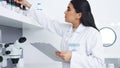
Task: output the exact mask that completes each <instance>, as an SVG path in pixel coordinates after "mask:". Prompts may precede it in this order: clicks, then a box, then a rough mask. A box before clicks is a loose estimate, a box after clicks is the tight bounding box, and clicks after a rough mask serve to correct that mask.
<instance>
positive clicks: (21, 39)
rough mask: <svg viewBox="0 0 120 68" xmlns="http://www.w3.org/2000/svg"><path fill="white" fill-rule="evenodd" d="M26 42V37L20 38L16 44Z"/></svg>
mask: <svg viewBox="0 0 120 68" xmlns="http://www.w3.org/2000/svg"><path fill="white" fill-rule="evenodd" d="M26 40H27V39H26V37H21V38H20V39H19V40H18V42H19V43H24V42H25V41H26Z"/></svg>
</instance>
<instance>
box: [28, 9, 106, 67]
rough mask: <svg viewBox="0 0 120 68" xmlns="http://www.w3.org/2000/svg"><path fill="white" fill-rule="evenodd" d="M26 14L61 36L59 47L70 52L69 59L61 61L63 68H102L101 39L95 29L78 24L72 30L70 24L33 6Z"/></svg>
mask: <svg viewBox="0 0 120 68" xmlns="http://www.w3.org/2000/svg"><path fill="white" fill-rule="evenodd" d="M28 16H29V17H30V18H31V19H35V20H36V21H37V22H38V23H39V24H40V26H41V27H43V28H45V29H48V30H49V31H51V32H55V33H57V34H58V35H59V36H61V37H62V42H61V49H62V50H67V51H71V52H72V57H71V61H70V62H63V63H62V64H63V68H104V58H103V55H102V53H103V50H102V41H101V37H100V34H99V32H98V31H97V30H96V29H94V28H92V27H86V26H84V25H82V24H80V26H79V27H78V28H77V29H76V30H74V29H73V28H72V25H71V24H68V23H59V22H58V21H55V20H51V19H49V18H47V17H45V15H44V14H43V13H42V11H39V10H36V8H34V7H31V9H30V10H29V13H28Z"/></svg>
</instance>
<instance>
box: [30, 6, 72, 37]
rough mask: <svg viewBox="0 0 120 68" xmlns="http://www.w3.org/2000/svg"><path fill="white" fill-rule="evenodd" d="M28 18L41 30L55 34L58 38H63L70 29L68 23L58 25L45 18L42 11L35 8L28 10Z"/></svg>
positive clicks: (58, 23) (54, 21) (56, 22)
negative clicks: (38, 25)
mask: <svg viewBox="0 0 120 68" xmlns="http://www.w3.org/2000/svg"><path fill="white" fill-rule="evenodd" d="M28 17H30V18H31V20H32V19H33V20H35V21H36V22H37V23H39V24H40V26H41V27H42V28H44V29H47V30H49V31H50V32H54V33H57V34H58V35H60V36H63V35H64V33H65V32H66V31H67V30H69V29H70V27H71V24H69V23H60V22H59V21H56V20H53V19H51V18H50V17H48V16H46V15H45V14H44V13H43V11H40V10H37V9H36V8H35V6H32V7H31V9H30V10H29V13H28Z"/></svg>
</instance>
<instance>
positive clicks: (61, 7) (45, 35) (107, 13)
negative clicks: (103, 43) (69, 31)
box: [23, 0, 120, 68]
mask: <svg viewBox="0 0 120 68" xmlns="http://www.w3.org/2000/svg"><path fill="white" fill-rule="evenodd" d="M69 1H70V0H41V2H42V6H43V11H45V12H46V13H47V14H48V15H49V16H50V17H52V18H55V19H57V20H59V21H61V22H62V21H64V11H65V10H66V8H67V5H68V3H69ZM89 2H90V4H91V8H92V12H93V15H94V18H95V22H96V24H97V26H98V28H102V27H104V26H108V27H111V28H113V29H114V30H115V32H116V34H117V40H116V42H115V44H114V45H113V46H111V47H108V48H107V47H106V48H105V55H104V56H105V57H109V58H110V57H118V58H119V57H120V54H119V52H120V47H119V45H120V36H119V34H120V32H119V31H120V13H119V12H120V9H119V7H118V6H120V4H119V3H120V0H89ZM23 35H24V36H26V37H28V40H29V41H33V42H34V41H40V42H49V43H51V44H53V45H54V46H55V47H56V48H58V49H59V47H60V40H61V38H60V37H59V36H57V35H56V34H54V33H51V32H48V31H46V30H42V29H27V30H26V29H25V30H23ZM24 60H25V64H26V67H29V66H30V67H31V66H38V67H40V68H48V66H49V68H61V64H60V63H57V62H54V61H52V60H51V59H49V58H48V57H46V56H45V55H44V54H42V53H41V52H39V51H38V50H37V49H35V48H34V47H33V46H31V45H26V46H25V49H24ZM44 64H46V65H44ZM30 67H29V68H30ZM38 67H34V68H38ZM31 68H33V67H31Z"/></svg>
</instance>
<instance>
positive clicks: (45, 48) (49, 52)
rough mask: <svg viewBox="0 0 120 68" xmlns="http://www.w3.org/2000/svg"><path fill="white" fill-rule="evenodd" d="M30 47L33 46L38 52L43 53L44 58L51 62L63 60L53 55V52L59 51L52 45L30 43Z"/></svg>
mask: <svg viewBox="0 0 120 68" xmlns="http://www.w3.org/2000/svg"><path fill="white" fill-rule="evenodd" d="M31 45H33V46H34V47H35V48H37V49H38V50H39V51H41V52H42V53H44V54H45V55H46V56H48V57H49V58H51V59H52V60H54V61H59V62H63V60H62V59H61V58H60V57H58V56H56V55H55V52H56V51H59V50H57V49H56V48H55V47H54V46H53V45H51V44H49V43H38V42H37V43H31Z"/></svg>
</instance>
